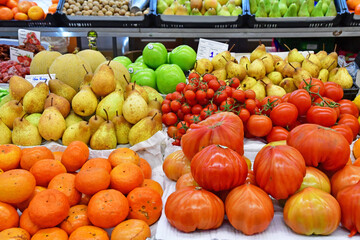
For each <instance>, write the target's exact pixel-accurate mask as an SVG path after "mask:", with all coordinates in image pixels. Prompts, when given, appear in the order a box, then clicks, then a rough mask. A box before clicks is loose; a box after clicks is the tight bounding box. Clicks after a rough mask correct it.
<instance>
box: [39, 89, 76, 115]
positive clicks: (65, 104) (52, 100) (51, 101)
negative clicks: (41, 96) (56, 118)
mask: <svg viewBox="0 0 360 240" xmlns="http://www.w3.org/2000/svg"><path fill="white" fill-rule="evenodd" d="M50 106H54V107H56V108H57V109H59V111H60V112H61V114H62V115H63V117H64V118H66V117H67V115H69V113H70V103H69V101H68V100H66V98H64V97H60V96H58V95H56V94H55V93H50V94H49V95H48V97H47V98H46V100H45V103H44V108H48V107H50Z"/></svg>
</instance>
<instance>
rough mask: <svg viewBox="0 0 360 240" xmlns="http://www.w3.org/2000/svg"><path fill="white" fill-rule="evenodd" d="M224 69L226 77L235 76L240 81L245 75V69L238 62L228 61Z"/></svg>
mask: <svg viewBox="0 0 360 240" xmlns="http://www.w3.org/2000/svg"><path fill="white" fill-rule="evenodd" d="M225 70H226V73H227V78H228V79H230V78H233V77H236V78H238V79H239V80H240V81H241V80H243V79H244V78H245V77H246V70H245V68H244V67H243V66H242V65H240V64H237V63H234V62H231V61H229V62H227V63H226V65H225Z"/></svg>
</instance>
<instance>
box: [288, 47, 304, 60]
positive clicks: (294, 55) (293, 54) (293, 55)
mask: <svg viewBox="0 0 360 240" xmlns="http://www.w3.org/2000/svg"><path fill="white" fill-rule="evenodd" d="M286 47H287V46H286ZM288 49H289V54H288V62H299V63H302V62H303V61H304V59H305V57H304V56H303V55H302V54H301V53H299V51H298V50H297V49H296V48H293V49H291V50H290V48H288Z"/></svg>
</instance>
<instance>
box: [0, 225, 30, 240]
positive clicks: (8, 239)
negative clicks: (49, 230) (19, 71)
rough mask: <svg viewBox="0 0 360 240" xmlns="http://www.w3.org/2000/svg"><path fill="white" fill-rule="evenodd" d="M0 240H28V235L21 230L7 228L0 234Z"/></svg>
mask: <svg viewBox="0 0 360 240" xmlns="http://www.w3.org/2000/svg"><path fill="white" fill-rule="evenodd" d="M0 239H1V240H30V234H29V233H28V232H27V231H26V230H25V229H22V228H8V229H5V230H4V231H2V232H0Z"/></svg>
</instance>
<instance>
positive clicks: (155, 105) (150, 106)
mask: <svg viewBox="0 0 360 240" xmlns="http://www.w3.org/2000/svg"><path fill="white" fill-rule="evenodd" d="M152 109H157V110H161V103H160V102H159V101H158V100H157V99H156V98H155V99H154V100H150V101H149V103H148V111H151V110H152Z"/></svg>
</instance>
